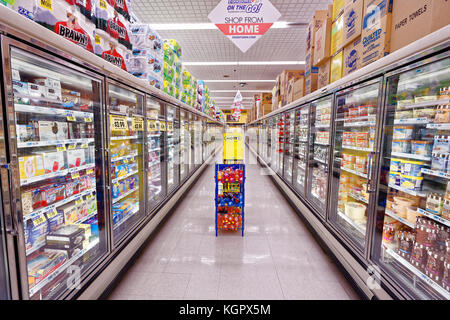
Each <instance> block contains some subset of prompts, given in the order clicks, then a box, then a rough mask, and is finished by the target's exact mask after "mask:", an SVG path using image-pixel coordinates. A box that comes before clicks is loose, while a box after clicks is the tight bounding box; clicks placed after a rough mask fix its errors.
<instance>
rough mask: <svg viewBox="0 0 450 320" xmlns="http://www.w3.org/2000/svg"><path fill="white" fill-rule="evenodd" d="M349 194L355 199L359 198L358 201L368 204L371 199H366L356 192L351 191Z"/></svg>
mask: <svg viewBox="0 0 450 320" xmlns="http://www.w3.org/2000/svg"><path fill="white" fill-rule="evenodd" d="M348 195H349V196H350V197H352V198H353V199H355V200H358V201H361V202H364V203H366V204H369V201H367V200H366V199H364V198H363V197H362V196H360V195H357V194H354V193H351V192H349V193H348Z"/></svg>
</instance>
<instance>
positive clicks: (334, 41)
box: [330, 16, 344, 55]
mask: <svg viewBox="0 0 450 320" xmlns="http://www.w3.org/2000/svg"><path fill="white" fill-rule="evenodd" d="M343 36H344V16H340V17H339V18H338V19H337V20H336V21H334V22H333V24H332V25H331V44H330V55H333V54H335V53H336V52H337V51H339V50H340V49H341V48H342V46H343V44H344V43H343Z"/></svg>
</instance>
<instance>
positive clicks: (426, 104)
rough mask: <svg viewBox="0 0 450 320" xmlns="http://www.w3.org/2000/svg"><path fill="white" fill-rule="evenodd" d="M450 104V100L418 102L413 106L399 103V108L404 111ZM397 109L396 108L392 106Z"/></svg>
mask: <svg viewBox="0 0 450 320" xmlns="http://www.w3.org/2000/svg"><path fill="white" fill-rule="evenodd" d="M446 104H450V99H447V98H446V99H435V100H429V101H423V102H416V103H411V104H405V105H401V104H398V103H397V106H398V107H400V108H402V109H414V108H424V107H433V106H439V105H446ZM391 107H395V106H391Z"/></svg>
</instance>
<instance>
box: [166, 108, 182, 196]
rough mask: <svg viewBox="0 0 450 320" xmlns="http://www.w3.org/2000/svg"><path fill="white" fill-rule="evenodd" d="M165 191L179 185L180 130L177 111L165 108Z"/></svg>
mask: <svg viewBox="0 0 450 320" xmlns="http://www.w3.org/2000/svg"><path fill="white" fill-rule="evenodd" d="M166 110H167V189H168V193H169V192H170V191H172V190H173V189H175V188H176V187H177V186H178V184H179V183H180V129H179V124H180V122H179V117H178V109H177V108H175V107H172V106H167V109H166Z"/></svg>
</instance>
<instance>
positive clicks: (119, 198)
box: [113, 187, 139, 203]
mask: <svg viewBox="0 0 450 320" xmlns="http://www.w3.org/2000/svg"><path fill="white" fill-rule="evenodd" d="M137 190H139V187H136V188H134V189H133V190H130V191H128V192H126V193H124V194H123V195H121V196H119V197H117V198H115V199H113V203H116V202H118V201H120V200H122V199H123V198H125V197H128V196H129V195H130V194H132V193H133V192H135V191H137Z"/></svg>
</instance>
